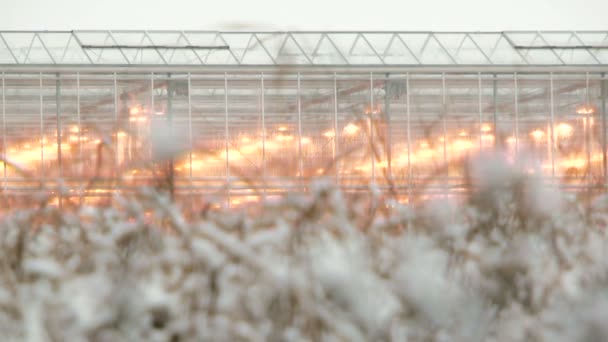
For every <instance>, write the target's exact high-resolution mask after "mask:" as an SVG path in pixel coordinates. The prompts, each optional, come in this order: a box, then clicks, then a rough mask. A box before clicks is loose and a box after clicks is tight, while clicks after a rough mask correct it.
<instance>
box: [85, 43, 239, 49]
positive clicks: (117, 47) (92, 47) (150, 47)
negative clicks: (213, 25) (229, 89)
mask: <svg viewBox="0 0 608 342" xmlns="http://www.w3.org/2000/svg"><path fill="white" fill-rule="evenodd" d="M80 47H81V48H83V49H155V50H156V49H167V50H229V49H230V46H228V45H219V46H210V45H85V44H83V45H80Z"/></svg>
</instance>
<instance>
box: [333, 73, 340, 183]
mask: <svg viewBox="0 0 608 342" xmlns="http://www.w3.org/2000/svg"><path fill="white" fill-rule="evenodd" d="M337 77H338V76H337V75H336V73H335V72H334V146H333V155H332V158H333V164H334V169H335V174H336V182H337V183H338V184H340V161H339V160H338V153H339V152H338V148H339V146H338V80H337Z"/></svg>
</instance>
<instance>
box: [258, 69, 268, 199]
mask: <svg viewBox="0 0 608 342" xmlns="http://www.w3.org/2000/svg"><path fill="white" fill-rule="evenodd" d="M260 80H261V91H262V94H261V106H262V108H261V111H262V187H263V188H262V198H263V200H266V188H267V187H268V182H267V181H266V104H265V103H264V100H265V94H264V93H265V92H266V90H265V87H264V73H261V77H260Z"/></svg>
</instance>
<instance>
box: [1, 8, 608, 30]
mask: <svg viewBox="0 0 608 342" xmlns="http://www.w3.org/2000/svg"><path fill="white" fill-rule="evenodd" d="M0 4H1V6H0V29H3V30H19V29H28V30H34V29H35V30H55V29H62V30H63V29H67V30H71V29H184V30H191V29H192V30H193V29H199V30H435V31H437V30H446V31H455V30H474V31H484V30H492V31H502V30H517V29H519V30H522V29H526V30H529V29H532V30H550V29H577V30H608V0H578V1H577V0H502V1H494V0H454V1H449V0H443V1H440V0H416V1H411V0H373V1H361V0H351V1H345V0H339V1H338V0H335V1H333V0H299V1H289V0H257V1H256V0H250V1H244V0H240V1H235V0H212V1H204V0H164V1H158V0H97V1H87V0H0Z"/></svg>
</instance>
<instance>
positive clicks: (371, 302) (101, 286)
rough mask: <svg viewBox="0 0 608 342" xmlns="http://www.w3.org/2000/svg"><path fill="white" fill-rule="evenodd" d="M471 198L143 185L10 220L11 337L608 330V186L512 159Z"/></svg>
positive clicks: (489, 336) (482, 168)
mask: <svg viewBox="0 0 608 342" xmlns="http://www.w3.org/2000/svg"><path fill="white" fill-rule="evenodd" d="M483 160H484V162H483V163H481V162H477V161H471V162H469V164H468V165H467V168H466V170H467V179H468V183H469V184H470V188H471V192H470V193H469V194H468V195H466V196H465V197H464V198H461V199H458V200H454V201H452V200H447V199H444V198H442V197H441V196H439V197H438V198H435V199H430V200H425V201H420V202H412V203H411V204H409V205H402V204H399V203H397V202H396V201H394V200H393V199H391V198H390V196H384V194H382V193H380V192H378V191H377V190H376V189H375V188H374V187H371V188H370V191H369V195H368V196H357V197H352V196H346V195H344V194H342V192H341V191H340V189H339V187H338V186H337V185H336V184H334V183H333V182H331V181H328V180H321V181H318V182H315V183H314V184H312V186H311V192H310V193H309V194H307V195H304V196H295V195H294V196H287V197H285V198H284V199H283V200H281V201H277V202H273V203H268V204H266V205H264V206H263V207H262V208H260V210H259V211H256V212H252V213H249V214H248V213H246V212H239V211H234V210H232V211H230V210H218V211H213V210H211V211H208V212H205V215H202V216H200V215H199V216H193V215H191V213H189V214H186V213H185V212H184V211H183V210H181V209H180V208H179V206H178V205H176V204H175V203H173V202H172V201H171V200H170V197H169V196H168V195H165V194H163V193H159V192H157V191H156V190H153V189H148V188H144V189H141V191H140V192H139V193H138V194H137V195H134V196H128V197H122V196H118V195H117V196H115V198H114V199H113V205H112V206H111V207H90V206H81V207H64V208H63V209H62V210H59V209H58V208H56V207H52V206H39V207H37V208H32V209H22V210H19V211H16V212H13V213H11V214H10V215H7V216H6V217H5V218H4V219H3V221H2V222H1V223H0V253H1V255H0V257H1V258H0V331H1V332H2V336H3V340H19V341H21V340H27V341H47V340H48V341H51V340H69V341H138V340H145V341H201V340H203V341H268V340H271V341H277V340H278V341H283V340H284V341H368V340H373V341H389V340H394V341H601V340H606V339H608V330H607V329H606V328H605V327H604V326H605V325H604V324H603V317H605V315H606V313H608V282H607V278H606V275H607V274H606V271H607V270H608V258H607V257H608V255H606V251H607V247H608V246H607V242H608V239H607V237H606V230H605V229H606V224H607V222H608V197H607V196H606V195H600V196H596V197H593V198H586V199H585V200H581V198H579V197H577V196H579V195H576V194H569V193H563V192H561V191H559V190H557V189H553V188H551V187H549V186H547V185H546V184H545V183H546V182H544V181H543V180H542V179H537V178H534V177H532V176H529V175H526V174H524V173H522V172H519V170H518V168H517V166H513V165H510V164H509V163H507V162H506V161H505V160H503V159H502V158H500V157H496V156H494V157H490V158H488V157H484V158H483Z"/></svg>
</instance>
